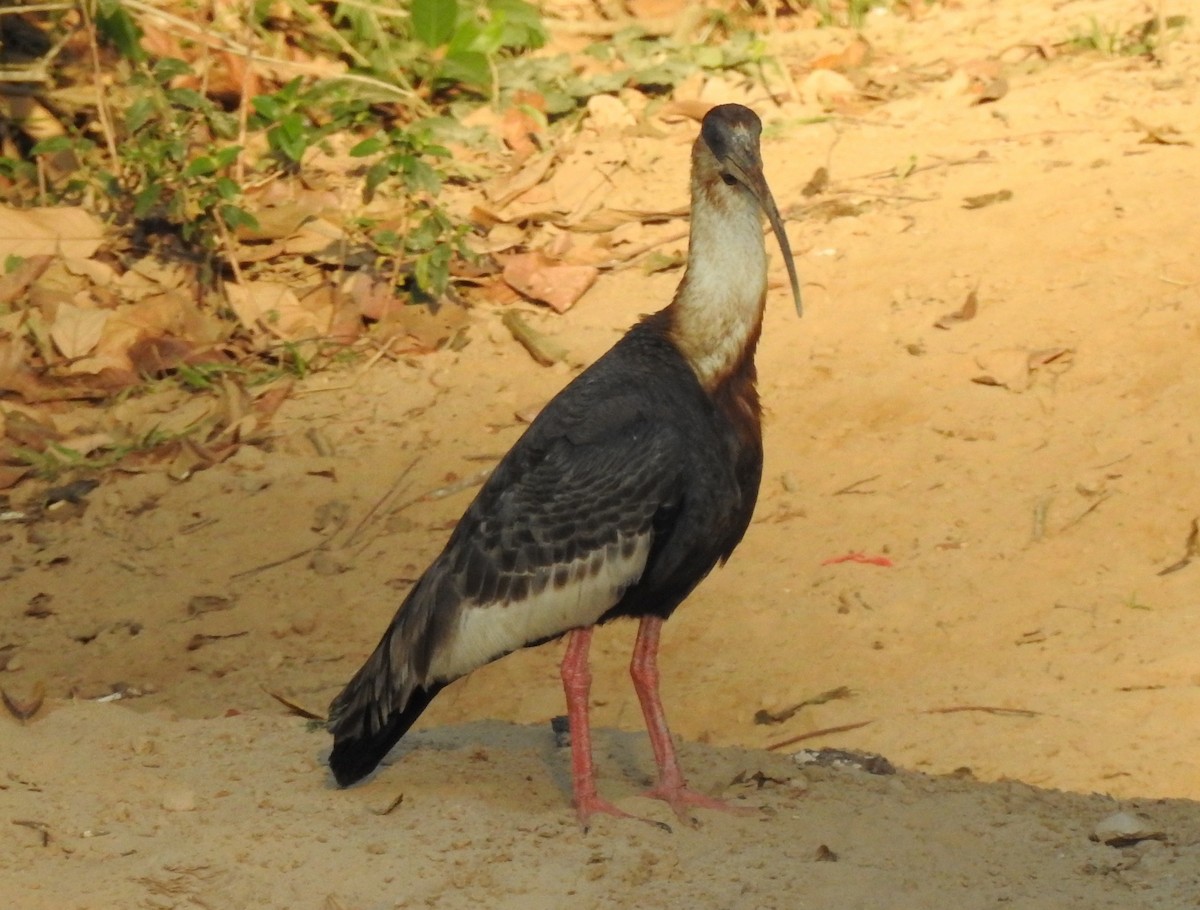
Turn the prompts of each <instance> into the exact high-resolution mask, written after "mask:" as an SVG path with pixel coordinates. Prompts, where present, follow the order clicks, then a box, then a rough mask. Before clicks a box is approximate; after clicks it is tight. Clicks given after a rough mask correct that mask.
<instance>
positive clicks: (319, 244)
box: [283, 218, 346, 262]
mask: <svg viewBox="0 0 1200 910" xmlns="http://www.w3.org/2000/svg"><path fill="white" fill-rule="evenodd" d="M345 241H346V232H345V231H343V230H342V229H341V228H340V227H338V226H337V225H336V224H334V223H333V222H332V221H327V220H325V219H324V218H313V219H312V220H310V221H306V222H305V223H304V224H302V225H300V227H299V228H297V229H296V232H295V233H293V234H292V235H290V236H289V237H287V239H285V240H284V241H283V252H284V253H286V254H288V255H292V256H312V257H314V258H316V259H318V260H320V261H324V262H341V261H342V260H344V259H345V257H346V251H345Z"/></svg>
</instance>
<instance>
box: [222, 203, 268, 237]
mask: <svg viewBox="0 0 1200 910" xmlns="http://www.w3.org/2000/svg"><path fill="white" fill-rule="evenodd" d="M217 211H218V212H219V213H220V215H221V220H223V221H224V222H225V224H226V225H227V226H228V227H229V228H230V230H237V229H238V228H241V227H244V228H249V229H250V230H252V231H257V230H258V227H259V225H258V219H257V218H255V217H254V216H253V215H251V214H250V213H249V212H247V211H246V210H245V209H243V208H239V207H238V206H236V205H222V206H218V208H217Z"/></svg>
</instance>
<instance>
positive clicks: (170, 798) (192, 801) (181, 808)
mask: <svg viewBox="0 0 1200 910" xmlns="http://www.w3.org/2000/svg"><path fill="white" fill-rule="evenodd" d="M160 805H161V806H162V807H163V808H164V809H166V810H167V811H168V812H192V811H194V810H195V808H196V794H195V793H193V792H192V791H191V790H170V791H168V792H167V793H164V794H163V798H162V802H161V803H160Z"/></svg>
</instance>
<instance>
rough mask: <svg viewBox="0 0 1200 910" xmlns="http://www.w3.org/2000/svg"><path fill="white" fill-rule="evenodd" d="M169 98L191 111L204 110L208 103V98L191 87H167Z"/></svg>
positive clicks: (175, 103)
mask: <svg viewBox="0 0 1200 910" xmlns="http://www.w3.org/2000/svg"><path fill="white" fill-rule="evenodd" d="M167 100H168V101H170V102H171V103H172V104H173V105H175V106H176V107H182V108H184V109H186V110H190V111H199V110H203V109H204V108H205V107H206V106H207V105H208V103H209V102H208V99H207V98H205V97H204V96H203V95H201V94H200V93H199V92H198V91H196V90H195V89H191V88H172V89H167Z"/></svg>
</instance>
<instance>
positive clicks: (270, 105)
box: [250, 95, 283, 122]
mask: <svg viewBox="0 0 1200 910" xmlns="http://www.w3.org/2000/svg"><path fill="white" fill-rule="evenodd" d="M250 104H251V105H253V107H254V112H255V113H256V114H258V115H259V116H260V117H262V118H263V119H265V120H270V121H272V122H274V121H276V120H278V119H279V118H280V117H281V116H283V105H281V104H280V103H279V102H278V101H277V100H276V99H275V97H274V96H272V95H255V96H254V97H253V98H251V99H250Z"/></svg>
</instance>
